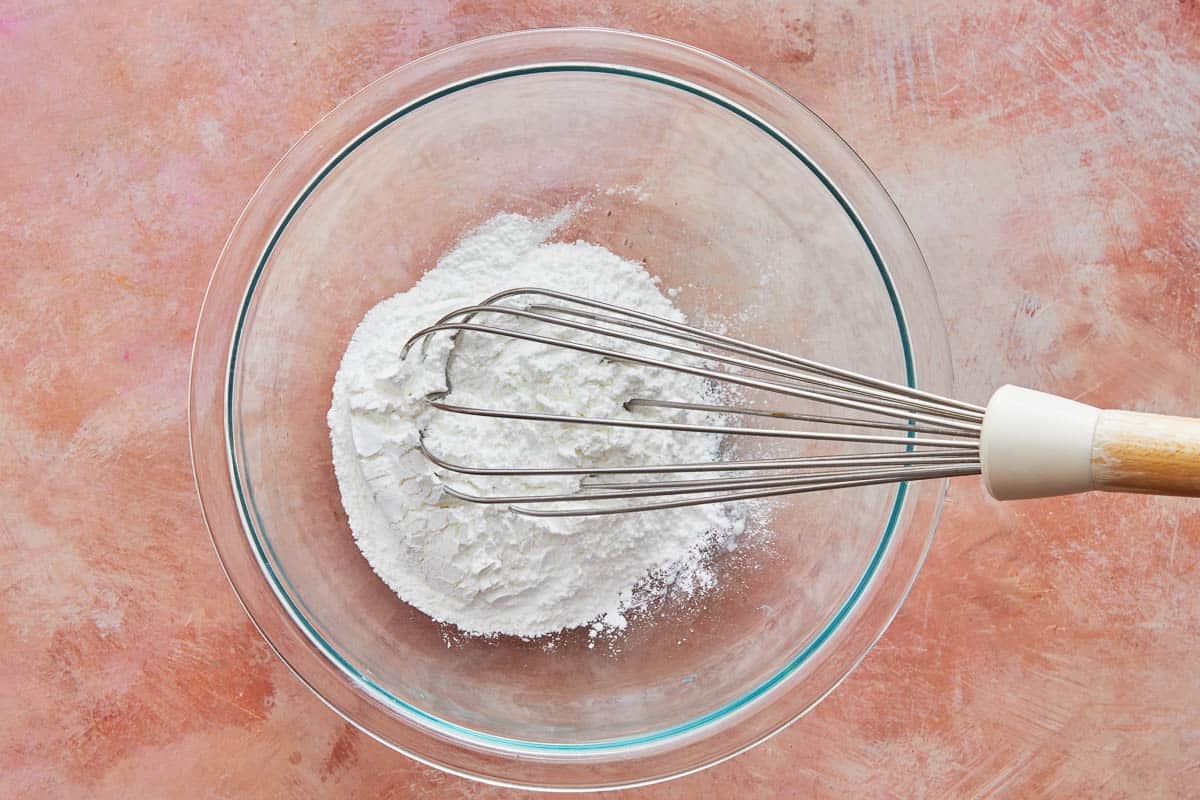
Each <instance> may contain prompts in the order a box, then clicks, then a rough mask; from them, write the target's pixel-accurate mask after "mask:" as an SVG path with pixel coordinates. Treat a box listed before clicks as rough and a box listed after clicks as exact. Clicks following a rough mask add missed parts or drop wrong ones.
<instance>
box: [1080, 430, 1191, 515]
mask: <svg viewBox="0 0 1200 800" xmlns="http://www.w3.org/2000/svg"><path fill="white" fill-rule="evenodd" d="M1092 482H1093V484H1094V485H1095V487H1096V488H1097V489H1104V490H1106V491H1109V492H1141V493H1144V494H1173V495H1182V496H1185V497H1200V419H1195V418H1191V417H1171V416H1167V415H1165V414H1142V413H1138V412H1136V411H1101V412H1100V415H1099V417H1098V418H1097V419H1096V432H1095V433H1094V434H1093V436H1092Z"/></svg>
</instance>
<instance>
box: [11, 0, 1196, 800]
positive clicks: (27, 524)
mask: <svg viewBox="0 0 1200 800" xmlns="http://www.w3.org/2000/svg"><path fill="white" fill-rule="evenodd" d="M353 5H357V7H353ZM353 5H352V4H348V3H345V4H343V3H327V4H318V3H291V4H276V3H262V2H242V3H238V4H210V3H200V2H195V3H190V4H187V3H176V4H173V5H171V6H161V7H159V6H157V4H138V3H130V2H112V1H110V2H104V3H80V4H77V5H74V6H72V5H67V4H63V3H57V2H37V3H15V2H0V101H2V103H0V107H2V108H3V111H4V121H3V124H2V125H0V152H2V153H3V154H4V163H3V166H2V167H0V252H2V253H3V256H0V384H2V385H3V386H4V390H3V392H0V441H2V442H3V445H4V452H3V457H2V458H3V462H2V463H3V466H0V565H2V573H0V642H2V643H3V647H2V648H0V685H2V686H3V687H4V689H3V691H2V692H0V796H3V797H25V796H28V797H85V796H88V797H122V798H124V797H140V796H164V797H165V796H187V797H307V796H335V795H342V796H357V795H358V794H361V795H362V796H383V797H407V796H431V795H433V796H447V797H463V798H497V797H510V796H515V795H516V794H518V793H513V792H509V791H507V790H500V789H494V788H489V787H485V786H480V785H476V784H472V783H470V782H468V781H465V780H461V779H457V778H451V777H447V776H445V775H442V774H440V773H438V772H435V771H434V770H432V769H428V768H426V767H422V766H419V765H417V764H415V763H413V762H411V761H408V760H407V759H405V758H403V757H402V756H399V755H397V754H395V753H393V752H391V751H389V750H387V749H386V748H385V747H383V746H382V745H380V744H377V743H376V742H374V741H372V740H370V739H368V738H367V737H366V736H364V735H361V734H359V733H357V732H356V731H355V730H354V729H352V728H351V727H350V726H349V725H347V724H345V723H344V722H342V721H341V720H340V719H339V718H338V717H337V716H336V715H334V713H333V712H331V711H329V710H328V709H327V708H325V707H324V706H323V705H322V704H321V703H320V702H319V701H318V700H317V699H316V698H315V697H314V696H313V695H311V694H310V693H309V692H308V690H306V689H305V688H304V687H303V686H301V685H300V683H299V682H298V681H297V680H296V679H295V678H293V677H292V676H291V674H290V673H288V671H287V670H286V669H285V668H284V667H283V665H282V664H281V663H280V662H279V661H278V660H277V659H276V658H275V657H274V656H273V655H272V654H271V652H270V651H269V650H268V648H267V646H266V644H265V643H264V642H263V641H262V640H261V639H260V638H259V636H258V635H257V634H256V633H255V631H254V629H253V628H252V627H251V625H250V623H249V622H248V621H247V619H246V617H245V615H244V613H243V612H242V610H241V608H240V607H239V606H238V604H237V601H236V600H235V598H234V594H233V592H232V591H231V590H230V589H229V587H228V585H227V584H226V582H225V579H224V577H223V575H222V574H221V571H220V567H219V566H218V564H217V562H216V559H215V557H214V555H213V551H212V547H211V545H210V544H209V541H208V536H207V533H206V532H205V529H204V525H203V523H202V521H201V518H200V514H199V510H198V506H197V503H196V500H195V496H194V489H193V486H192V478H191V472H190V469H189V464H188V456H187V434H186V427H185V388H186V382H187V368H188V351H189V346H190V343H191V336H192V328H193V325H194V322H195V318H196V314H197V312H198V310H199V306H200V301H201V298H202V295H203V291H204V287H205V283H206V281H207V280H208V276H209V272H210V270H211V268H212V265H213V263H214V262H215V260H216V257H217V253H218V251H219V250H220V247H221V244H222V242H223V240H224V238H225V235H226V233H227V232H228V230H229V228H230V227H231V226H232V224H233V221H234V219H235V218H236V216H237V214H238V213H239V211H240V210H241V208H242V206H243V205H244V203H245V201H246V199H247V198H248V196H249V195H250V193H251V192H252V191H253V190H254V187H255V186H256V185H257V183H258V182H259V181H260V180H261V178H262V177H263V175H264V174H265V173H266V172H267V170H268V169H269V168H270V167H271V165H272V164H273V163H274V162H275V161H276V160H277V159H278V158H279V157H280V156H281V155H282V154H283V152H284V151H285V150H286V148H287V147H288V145H289V144H291V143H292V142H294V141H295V140H296V139H297V138H298V137H299V136H300V135H301V134H302V133H303V132H304V131H305V129H306V128H308V127H309V126H310V125H312V124H313V123H314V122H315V121H316V120H317V119H318V118H319V116H320V115H321V114H322V113H324V112H325V111H327V110H329V109H331V108H332V107H333V106H334V105H335V104H336V103H337V102H338V101H339V100H340V99H342V98H344V97H346V96H347V95H348V94H349V93H350V92H351V91H353V90H354V89H356V88H358V87H360V86H362V85H363V84H365V83H366V82H367V81H369V80H371V79H372V78H375V77H377V76H379V75H382V74H383V73H385V72H387V71H388V70H390V69H392V68H394V67H397V66H399V65H401V64H403V63H404V62H406V61H408V60H410V59H411V58H413V57H414V56H417V55H420V54H422V53H426V52H429V51H431V50H434V49H436V48H439V47H442V46H444V45H448V44H451V43H454V42H457V41H461V40H463V39H467V38H471V37H475V36H479V35H483V34H487V33H494V32H499V31H505V30H511V29H515V28H523V27H534V26H545V25H562V24H600V25H610V26H614V27H624V28H635V29H639V30H643V31H648V32H652V33H659V34H664V35H667V36H671V37H673V38H677V39H681V40H683V41H687V42H690V43H693V44H696V45H699V46H701V47H704V48H707V49H710V50H713V51H715V52H717V53H720V54H722V55H725V56H727V57H729V58H731V59H733V60H735V61H737V62H739V63H742V64H744V65H746V66H748V67H750V68H752V69H754V70H756V71H758V72H759V73H760V74H763V75H765V76H767V77H769V78H771V79H772V80H774V81H776V82H778V83H779V84H781V85H782V86H783V87H785V88H786V89H788V90H790V91H791V92H792V93H794V94H795V95H797V96H798V97H800V98H801V99H803V100H805V101H806V102H807V103H808V104H809V105H811V106H812V107H813V108H814V109H815V110H816V111H817V112H818V113H819V114H821V115H822V116H823V117H824V118H825V119H826V120H827V121H828V122H830V123H831V124H832V125H833V126H834V127H835V128H836V129H838V130H839V131H840V132H841V133H842V134H843V135H844V136H845V137H846V138H847V139H848V140H849V141H850V142H851V143H852V144H853V145H854V146H855V147H856V148H857V149H858V150H859V152H860V153H861V154H862V155H863V157H864V158H865V159H866V160H867V162H868V163H869V164H871V165H872V167H874V168H875V169H876V171H877V172H878V173H879V175H880V177H881V179H882V180H883V181H884V183H885V184H886V185H887V187H888V188H889V189H890V190H891V191H892V192H893V194H894V196H895V198H896V200H897V202H898V204H899V205H900V207H901V209H902V210H903V212H904V213H905V215H906V217H907V218H908V220H909V222H910V224H911V225H912V227H913V229H914V232H915V233H916V235H917V238H918V240H919V241H920V242H921V244H922V246H923V248H924V250H925V253H926V256H927V258H928V260H929V262H930V267H931V269H932V271H933V274H934V278H935V281H936V284H937V287H938V290H939V292H940V293H941V296H942V299H943V302H944V305H945V308H946V311H947V314H948V326H949V329H950V332H951V338H952V341H953V344H954V347H955V352H956V355H957V358H956V367H957V371H958V380H959V392H960V394H962V395H963V396H965V397H968V398H972V399H982V398H985V397H986V395H987V393H988V392H989V390H990V389H991V388H992V387H994V386H996V385H998V384H1000V383H1002V382H1005V381H1018V382H1022V383H1026V384H1032V385H1036V386H1039V387H1042V388H1045V389H1049V390H1053V391H1059V392H1062V393H1065V394H1068V395H1070V396H1074V397H1079V398H1080V399H1083V400H1086V401H1089V402H1093V403H1097V404H1113V405H1116V404H1123V405H1127V406H1131V407H1134V408H1139V409H1158V410H1163V411H1169V412H1175V413H1197V412H1200V403H1198V401H1197V398H1198V397H1200V370H1197V365H1198V362H1200V190H1198V189H1197V173H1198V171H1200V145H1198V142H1200V8H1197V6H1196V5H1195V4H1194V3H1192V2H1167V1H1166V0H1141V2H1133V3H1112V4H1108V3H1049V2H1024V3H1019V4H1010V3H995V4H989V5H990V6H991V7H989V8H987V9H984V8H982V7H981V4H976V3H954V2H948V1H943V2H934V3H917V2H914V0H906V2H902V3H893V2H885V1H884V0H865V1H864V2H840V3H835V4H829V3H822V4H820V5H814V4H809V3H772V2H734V1H733V0H718V1H717V2H712V3H708V2H700V0H677V1H676V2H666V3H661V2H660V3H651V4H642V3H638V4H634V3H629V4H626V5H627V6H628V7H627V8H626V9H624V10H619V9H615V8H614V6H615V5H617V4H609V3H604V4H599V5H600V7H601V8H603V9H606V10H603V11H595V10H592V9H594V8H595V7H596V6H597V4H595V3H591V2H566V1H565V0H561V1H556V0H549V1H547V2H518V3H511V4H509V3H504V4H501V3H497V4H494V5H492V4H486V3H480V2H456V0H450V2H447V3H440V4H424V3H419V2H408V3H392V4H388V3H369V4H353ZM1109 6H1111V7H1109ZM1198 533H1200V504H1198V503H1197V502H1196V501H1186V500H1174V499H1159V498H1143V497H1120V496H1089V497H1077V498H1069V499H1061V500H1047V501H1040V502H1031V503H1019V504H1011V505H1000V504H998V503H995V502H993V501H991V500H989V499H988V498H987V497H986V496H985V495H984V493H983V490H982V488H981V486H980V484H979V482H978V480H974V479H971V480H961V481H958V482H957V483H956V484H955V485H954V487H953V490H952V495H951V498H950V501H949V503H948V506H947V511H946V514H945V516H944V518H943V523H942V526H941V529H940V530H939V534H938V538H937V541H936V543H935V546H934V549H933V552H932V554H931V556H930V559H929V561H928V563H927V565H926V567H925V569H924V571H923V572H922V574H921V577H920V578H919V580H918V581H917V585H916V588H915V590H914V591H913V594H912V596H911V597H910V599H909V601H908V604H907V605H906V606H905V607H904V610H903V611H902V612H901V614H900V616H899V617H898V619H897V620H896V622H895V624H894V625H893V626H892V628H891V629H890V630H889V631H888V633H887V634H886V635H885V636H884V638H883V640H882V641H881V642H880V644H879V645H878V647H876V649H875V650H874V651H873V652H872V653H871V654H870V655H869V656H868V658H867V659H866V661H865V662H864V663H863V665H862V667H861V668H860V669H859V670H858V671H857V672H856V673H855V674H854V675H853V676H852V677H851V678H850V679H849V680H848V681H847V682H846V684H845V685H844V686H843V687H842V688H841V689H839V690H838V691H837V692H836V693H835V694H834V695H833V696H832V697H831V698H830V699H829V700H827V701H826V702H825V703H824V704H822V705H821V706H820V707H819V708H818V709H817V710H816V711H815V712H813V713H812V714H810V715H809V716H808V717H806V718H805V719H804V720H802V721H801V722H799V723H797V724H796V725H794V726H793V727H792V728H790V729H789V730H787V731H786V732H784V733H783V734H781V735H779V736H777V737H776V738H774V739H772V740H771V741H769V742H768V743H767V744H765V745H763V746H761V747H759V748H757V749H756V750H754V751H752V752H751V753H749V754H747V755H745V756H742V757H740V758H738V759H735V760H734V761H732V762H730V763H727V764H725V765H723V766H720V767H717V768H715V769H713V770H710V771H707V772H704V773H702V774H699V775H696V776H693V777H689V778H686V779H684V780H681V781H677V782H673V783H670V784H666V785H664V786H660V787H656V788H651V789H647V790H643V791H639V792H633V793H630V794H629V795H626V796H629V797H657V798H685V797H687V798H691V797H726V796H731V795H732V794H733V793H735V792H736V793H737V794H738V795H740V796H754V795H757V796H769V795H776V796H803V797H810V796H812V797H842V796H867V797H911V796H937V797H945V796H948V797H982V796H1012V797H1028V796H1031V795H1041V794H1044V795H1049V796H1058V797H1079V796H1088V797H1151V796H1153V797H1164V796H1172V797H1184V796H1189V795H1190V796H1194V795H1195V794H1196V792H1197V791H1200V681H1198V680H1197V674H1198V672H1200V536H1198Z"/></svg>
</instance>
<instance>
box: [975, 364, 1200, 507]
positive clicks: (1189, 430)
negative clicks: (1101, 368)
mask: <svg viewBox="0 0 1200 800" xmlns="http://www.w3.org/2000/svg"><path fill="white" fill-rule="evenodd" d="M979 456H980V463H981V466H982V468H983V478H984V482H985V484H986V485H987V488H988V491H989V492H990V493H991V494H992V496H993V497H995V498H996V499H997V500H1018V499H1021V498H1027V497H1050V496H1053V495H1060V494H1072V493H1074V492H1086V491H1089V490H1092V489H1101V490H1104V491H1109V492H1141V493H1144V494H1171V495H1183V496H1187V497H1200V419H1191V418H1187V417H1171V416H1165V415H1162V414H1143V413H1139V412H1136V411H1101V410H1100V409H1098V408H1095V407H1093V406H1089V405H1085V404H1083V403H1077V402H1075V401H1074V400H1067V399H1066V398H1063V397H1057V396H1055V395H1051V394H1046V393H1044V392H1037V391H1034V390H1032V389H1023V388H1021V387H1018V386H1002V387H1001V388H1000V389H998V390H997V391H996V393H995V394H994V395H992V399H991V400H990V401H989V402H988V406H987V412H986V413H985V414H984V417H983V430H982V433H981V435H980V442H979Z"/></svg>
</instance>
